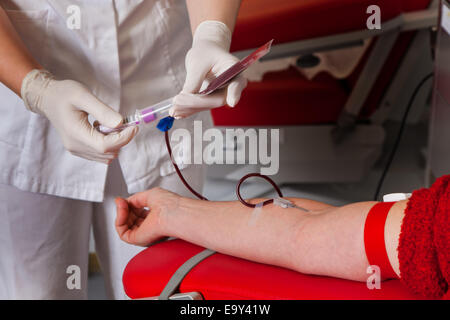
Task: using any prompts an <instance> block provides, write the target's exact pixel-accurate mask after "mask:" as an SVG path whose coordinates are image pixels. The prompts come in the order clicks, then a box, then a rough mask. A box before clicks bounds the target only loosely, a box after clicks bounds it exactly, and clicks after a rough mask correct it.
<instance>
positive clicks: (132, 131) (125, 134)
mask: <svg viewBox="0 0 450 320" xmlns="http://www.w3.org/2000/svg"><path fill="white" fill-rule="evenodd" d="M138 131H139V127H129V128H126V129H125V130H123V131H120V132H117V133H113V134H108V135H104V136H103V144H102V146H103V151H104V152H105V153H107V152H115V151H118V150H120V149H121V148H122V147H124V146H126V145H127V144H128V143H129V142H130V141H131V140H132V139H133V138H134V137H135V136H136V134H137V133H138Z"/></svg>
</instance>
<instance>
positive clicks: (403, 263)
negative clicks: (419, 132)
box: [398, 175, 450, 298]
mask: <svg viewBox="0 0 450 320" xmlns="http://www.w3.org/2000/svg"><path fill="white" fill-rule="evenodd" d="M449 198H450V175H448V176H444V177H442V178H440V179H438V180H437V181H436V182H435V183H434V184H433V186H432V187H431V188H430V189H420V190H418V191H415V192H414V193H413V195H412V197H411V199H410V200H409V202H408V206H407V208H406V210H405V217H404V219H403V223H402V228H401V233H400V239H399V247H398V253H399V254H398V258H399V261H400V277H401V280H402V282H403V283H405V285H406V286H407V287H408V288H409V289H410V290H411V291H412V292H414V293H417V294H421V295H424V296H427V297H432V298H440V297H443V296H444V295H445V293H446V292H447V291H448V281H449V279H450V273H449V260H450V251H449V237H450V230H449V217H448V216H449V211H450V201H449Z"/></svg>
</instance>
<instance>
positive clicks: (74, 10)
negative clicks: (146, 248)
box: [0, 0, 246, 299]
mask: <svg viewBox="0 0 450 320" xmlns="http://www.w3.org/2000/svg"><path fill="white" fill-rule="evenodd" d="M239 4H240V1H239V0H227V1H223V0H126V1H125V0H72V1H70V0H2V1H1V3H0V82H1V84H0V114H1V117H2V124H1V125H0V298H1V299H20V298H25V299H55V298H56V299H71V298H86V297H87V290H86V289H87V268H88V248H89V230H90V227H91V225H92V226H93V230H94V237H95V243H96V251H97V253H98V256H99V259H100V264H101V267H102V269H103V271H104V274H105V278H106V289H107V292H108V295H109V297H110V298H116V299H122V298H125V294H124V292H123V287H122V281H121V277H122V272H123V269H124V267H125V265H126V263H127V262H128V261H129V260H130V259H131V257H133V256H134V255H135V254H136V253H137V252H138V250H140V249H138V248H136V247H133V246H130V245H127V244H125V243H124V242H122V241H120V240H119V238H118V237H117V236H116V233H115V232H114V218H115V206H114V197H115V196H119V195H120V196H126V195H127V193H135V192H138V191H142V190H146V189H149V188H151V187H153V186H156V185H159V186H162V187H164V188H167V189H170V190H173V191H175V192H178V193H181V194H185V195H187V192H186V191H185V189H184V187H183V185H182V184H181V183H180V182H179V180H178V178H177V177H176V175H174V170H173V168H172V166H171V164H170V161H169V158H168V156H167V152H166V149H165V145H164V141H163V135H162V134H161V133H160V132H159V131H158V130H156V129H155V128H154V127H150V128H148V127H146V128H141V130H140V132H139V133H138V132H137V130H136V129H132V128H129V129H126V130H124V131H122V132H120V133H116V134H110V135H103V134H101V133H99V132H97V131H96V130H94V129H93V128H92V126H91V124H90V123H91V122H92V118H94V119H96V120H98V121H99V122H100V123H101V124H103V125H105V126H108V127H116V126H118V125H120V123H121V121H122V116H121V115H127V114H131V113H133V112H134V110H135V109H138V108H142V107H145V106H148V105H151V104H154V103H157V102H159V101H161V100H164V99H167V98H169V97H172V96H175V95H177V94H178V96H177V97H176V99H175V107H174V108H173V109H172V110H171V114H172V115H173V116H175V117H176V118H178V119H180V120H178V121H176V123H175V127H182V128H187V129H189V130H192V129H193V121H194V120H202V121H204V123H203V127H206V128H207V127H208V125H209V123H210V119H209V114H208V112H202V113H200V112H199V111H202V110H206V109H210V108H213V107H217V106H220V105H224V104H228V105H230V106H234V105H235V104H236V103H237V102H238V100H239V98H240V95H241V92H242V90H243V89H244V87H245V86H246V82H245V80H244V79H243V78H242V77H240V78H237V79H236V80H235V81H233V82H232V83H231V84H230V85H229V86H228V87H227V88H225V89H223V90H221V91H219V92H217V93H215V94H214V95H213V96H210V97H207V98H204V97H199V96H196V95H194V94H195V93H197V92H198V91H199V89H200V88H201V86H202V85H205V79H208V78H210V77H211V76H213V75H217V74H219V73H221V72H222V71H224V70H226V69H227V68H228V67H230V66H231V65H232V64H233V63H234V62H235V61H236V60H237V59H236V58H235V57H233V56H232V55H231V54H230V53H229V48H230V42H231V31H232V30H233V28H234V24H235V20H236V16H237V12H238V10H239ZM189 22H190V27H189ZM192 34H194V37H193V38H192ZM188 52H189V53H188ZM180 92H181V93H180ZM88 116H89V117H90V118H89V120H91V122H89V121H88ZM188 116H189V117H188ZM182 118H184V119H182ZM116 158H118V161H117V160H115V161H114V159H116ZM183 172H184V174H185V175H186V176H187V179H189V181H191V182H194V186H195V187H196V188H201V186H202V180H203V168H201V167H199V166H188V167H185V168H184V170H183ZM77 269H78V270H80V275H81V279H80V283H79V284H80V286H78V285H75V286H74V285H68V284H70V283H72V282H71V281H73V278H70V276H71V275H73V274H74V270H77ZM69 278H70V279H69ZM68 279H69V281H68ZM72 284H73V283H72ZM75 284H76V282H75Z"/></svg>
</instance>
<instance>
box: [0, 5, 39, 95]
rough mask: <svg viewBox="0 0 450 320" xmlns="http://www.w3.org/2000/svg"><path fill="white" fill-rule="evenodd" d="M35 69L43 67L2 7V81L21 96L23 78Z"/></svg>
mask: <svg viewBox="0 0 450 320" xmlns="http://www.w3.org/2000/svg"><path fill="white" fill-rule="evenodd" d="M33 69H42V67H41V66H40V65H39V63H38V62H36V61H35V60H34V59H33V57H32V56H31V55H30V53H29V52H28V50H27V48H26V47H25V45H24V44H23V42H22V40H21V39H20V37H19V35H18V34H17V32H16V30H15V29H14V27H13V25H12V24H11V21H10V20H9V18H8V16H7V15H6V13H5V11H4V10H3V9H2V7H0V82H1V83H3V84H5V85H6V86H7V87H8V88H10V89H11V90H12V91H14V92H15V93H16V94H17V95H19V96H20V88H21V86H22V80H23V78H24V77H25V76H26V75H27V74H28V73H29V72H30V71H31V70H33Z"/></svg>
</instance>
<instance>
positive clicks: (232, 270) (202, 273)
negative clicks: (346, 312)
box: [123, 240, 421, 300]
mask: <svg viewBox="0 0 450 320" xmlns="http://www.w3.org/2000/svg"><path fill="white" fill-rule="evenodd" d="M202 250H203V248H201V247H198V246H196V245H193V244H190V243H187V242H185V241H182V240H173V241H168V242H164V243H160V244H158V245H155V246H152V247H150V248H148V249H146V250H144V251H142V252H141V253H139V254H138V255H136V256H135V257H134V258H133V259H132V260H131V261H130V262H129V263H128V265H127V267H126V269H125V272H124V275H123V284H124V288H125V291H126V293H127V295H128V296H129V297H130V298H133V299H137V298H144V297H152V296H157V295H159V294H160V293H161V291H162V289H163V288H164V285H165V284H166V283H167V281H168V280H169V279H170V277H171V276H172V275H173V273H174V272H175V270H176V269H177V268H178V267H179V266H180V265H181V264H182V263H183V262H185V261H186V260H188V259H189V258H190V257H191V256H193V255H195V254H196V253H199V252H200V251H202ZM180 291H181V292H192V291H197V292H200V293H202V295H203V296H204V298H205V299H208V300H211V299H421V297H419V296H416V295H413V294H411V293H410V292H409V291H408V290H407V289H406V287H404V286H403V285H402V284H401V282H400V281H399V280H390V281H385V282H382V284H381V290H369V289H368V288H367V286H366V283H364V282H354V281H347V280H342V279H336V278H328V277H319V276H311V275H304V274H301V273H297V272H294V271H291V270H287V269H284V268H279V267H274V266H269V265H265V264H260V263H255V262H251V261H247V260H243V259H239V258H235V257H231V256H228V255H224V254H220V253H216V254H214V255H213V256H211V257H209V258H207V259H206V260H204V261H203V262H201V263H200V264H199V265H197V266H196V267H195V268H194V269H193V270H192V271H191V272H190V273H189V274H188V275H187V277H186V278H185V279H184V281H183V283H182V285H181V287H180Z"/></svg>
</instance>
